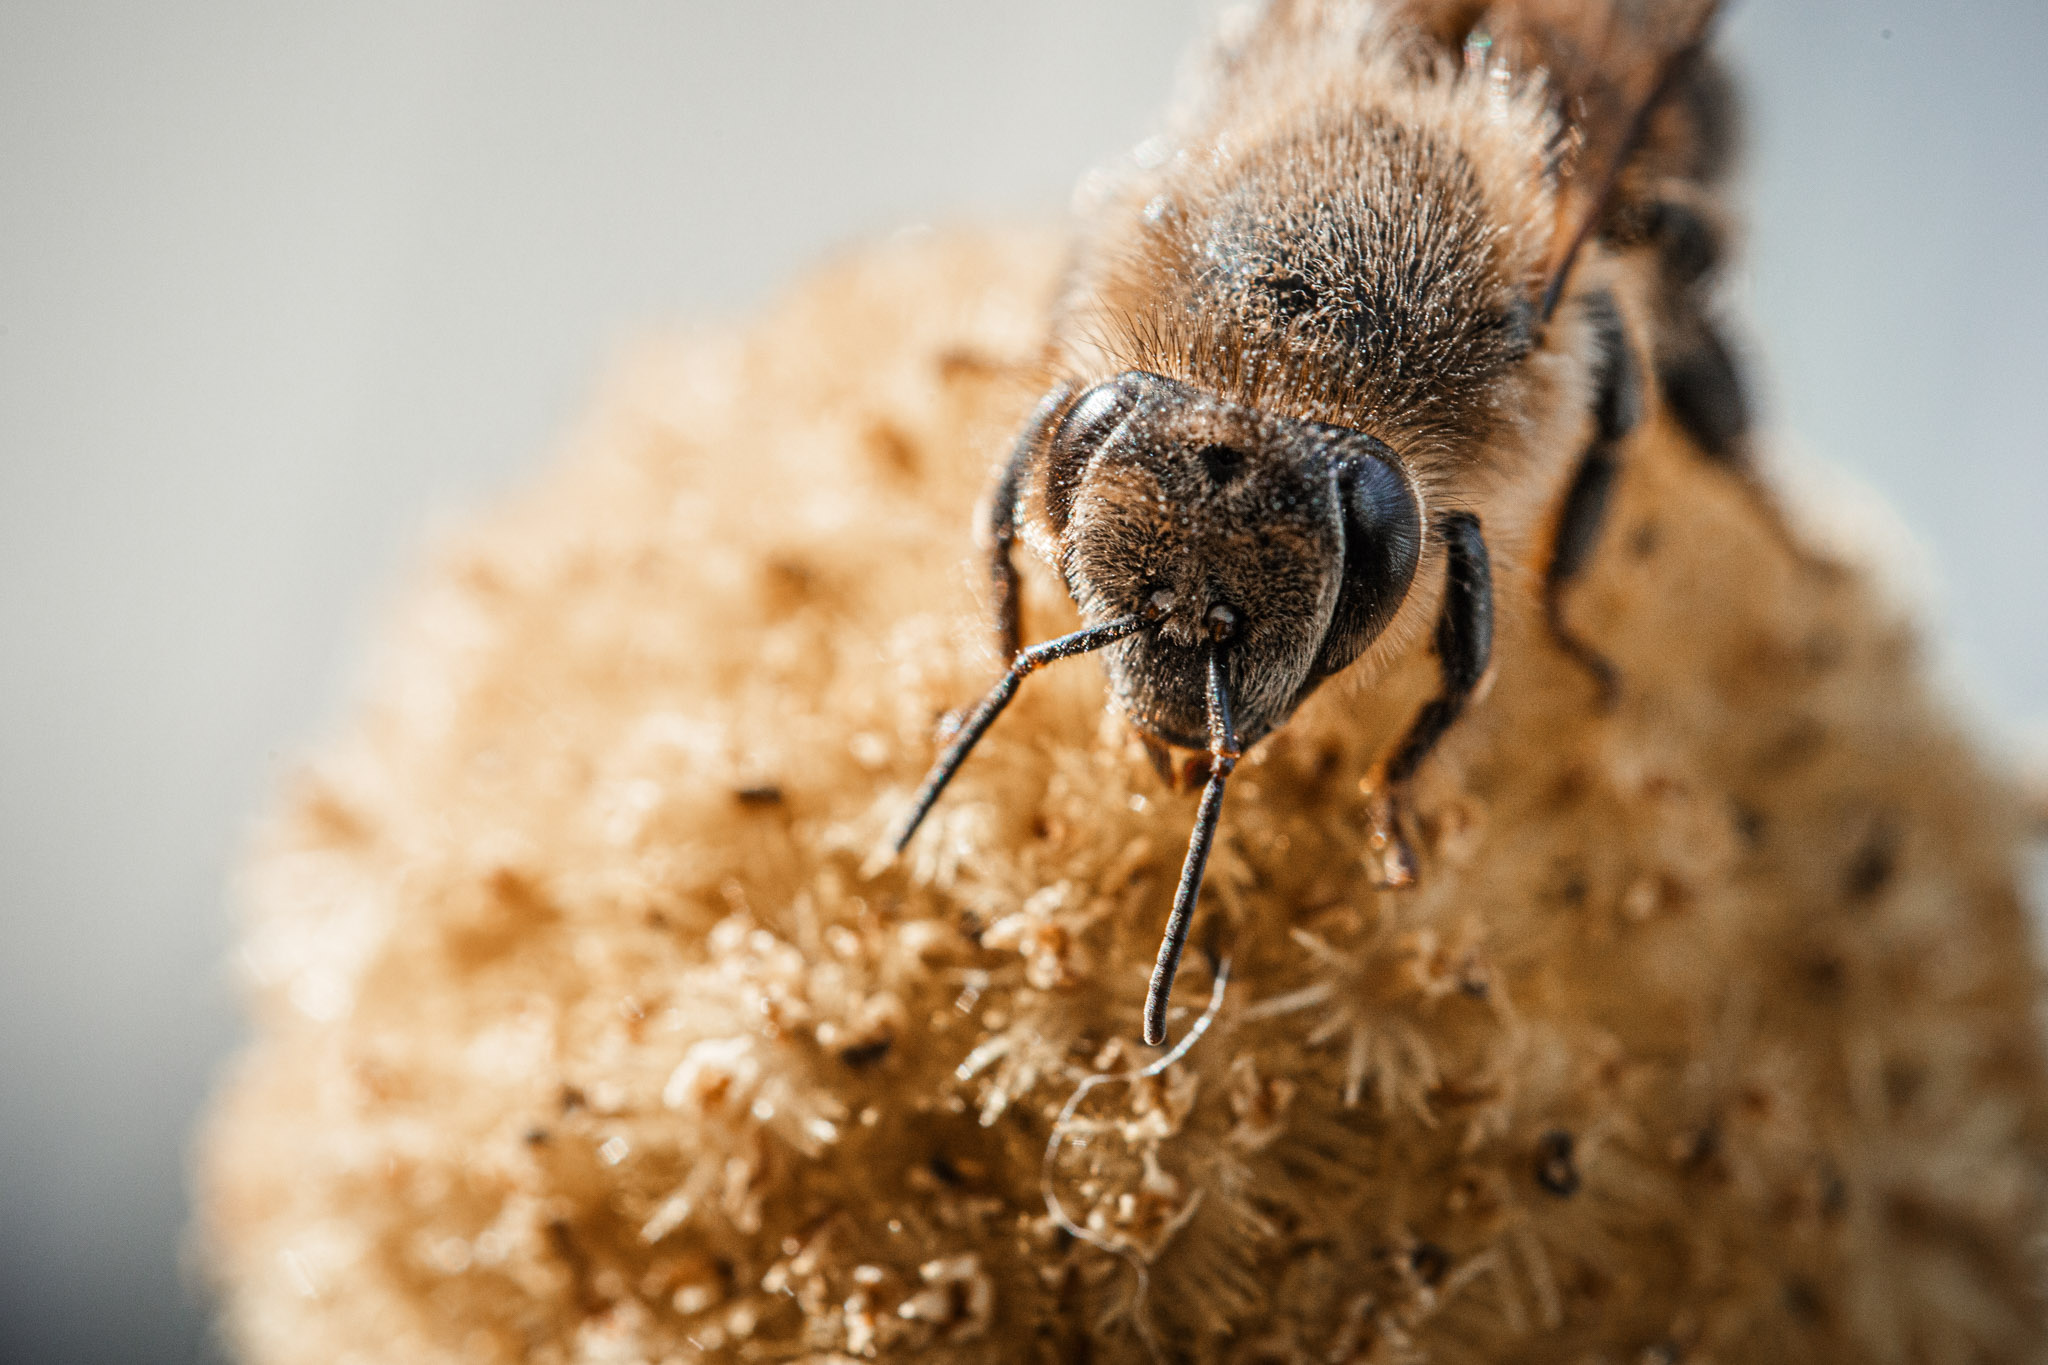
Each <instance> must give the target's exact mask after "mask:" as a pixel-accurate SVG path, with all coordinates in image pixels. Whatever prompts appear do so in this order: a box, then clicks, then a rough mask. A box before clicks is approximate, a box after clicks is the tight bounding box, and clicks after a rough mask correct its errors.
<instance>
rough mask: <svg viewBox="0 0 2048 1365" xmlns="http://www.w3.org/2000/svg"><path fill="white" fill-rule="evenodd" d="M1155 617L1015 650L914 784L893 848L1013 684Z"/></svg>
mask: <svg viewBox="0 0 2048 1365" xmlns="http://www.w3.org/2000/svg"><path fill="white" fill-rule="evenodd" d="M1158 619H1159V613H1158V611H1157V609H1156V608H1154V609H1148V610H1145V611H1134V612H1132V613H1131V614H1130V615H1129V616H1119V617H1117V618H1116V619H1115V620H1114V621H1105V622H1104V623H1103V624H1101V625H1099V626H1088V627H1086V628H1084V629H1081V630H1077V631H1075V632H1074V633H1073V634H1071V635H1062V636H1060V637H1059V638H1058V639H1057V640H1047V641H1045V642H1044V643H1043V644H1037V645H1033V646H1032V647H1031V648H1029V649H1027V650H1025V651H1024V652H1023V653H1022V654H1019V655H1018V656H1017V657H1016V659H1015V660H1014V661H1013V662H1012V663H1011V664H1010V671H1009V672H1007V673H1005V674H1003V676H1002V677H1001V678H1000V679H999V680H998V681H997V682H996V685H995V686H994V687H991V688H990V689H989V690H988V695H987V696H985V697H983V698H982V699H981V705H979V706H977V707H975V708H974V714H972V715H970V716H969V717H968V718H967V722H966V724H964V725H962V726H961V727H960V732H959V733H958V734H957V735H955V736H954V737H953V742H952V743H951V744H949V745H947V746H946V751H945V752H944V753H942V754H940V755H939V761H938V762H936V763H934V764H933V765H932V770H931V772H929V773H928V774H926V775H925V779H924V785H922V786H920V787H919V788H918V789H917V795H916V797H915V798H913V799H912V801H911V803H910V809H909V811H907V812H906V813H905V815H904V818H903V819H902V821H901V822H899V823H898V825H897V826H896V833H895V835H894V836H893V837H892V838H891V840H890V843H891V846H892V851H893V852H896V853H901V852H902V851H903V848H904V845H906V844H908V843H909V842H910V836H911V835H913V834H915V833H917V827H918V826H919V825H921V824H923V823H924V817H925V816H926V815H928V814H930V813H931V809H932V803H933V802H935V801H937V800H938V799H939V793H940V792H943V791H944V790H945V789H946V784H947V783H948V782H951V781H952V780H953V774H954V773H956V772H958V771H960V765H961V764H963V763H965V762H966V761H967V755H968V754H970V753H972V752H973V751H974V746H975V745H976V744H977V743H979V742H980V740H981V737H982V735H984V734H985V733H987V731H988V727H989V726H991V725H993V724H995V723H996V717H997V716H1000V715H1001V714H1003V708H1004V707H1005V706H1008V705H1009V704H1010V698H1012V697H1014V696H1016V695H1017V684H1018V683H1021V682H1023V681H1024V679H1025V678H1026V677H1028V676H1029V675H1030V674H1032V673H1034V672H1036V671H1037V670H1038V669H1040V668H1041V667H1043V666H1044V665H1046V664H1049V663H1052V662H1054V661H1055V660H1059V659H1065V658H1069V657H1071V656H1072V655H1075V654H1086V653H1088V652H1089V651H1090V650H1096V649H1101V648H1102V647H1103V646H1104V645H1111V644H1115V643H1116V642H1117V641H1118V640H1121V639H1123V638H1124V637H1125V636H1127V635H1135V634H1137V633H1138V632H1139V631H1141V630H1144V629H1146V628H1147V627H1149V626H1151V625H1152V624H1154V623H1155V622H1156V621H1157V620H1158Z"/></svg>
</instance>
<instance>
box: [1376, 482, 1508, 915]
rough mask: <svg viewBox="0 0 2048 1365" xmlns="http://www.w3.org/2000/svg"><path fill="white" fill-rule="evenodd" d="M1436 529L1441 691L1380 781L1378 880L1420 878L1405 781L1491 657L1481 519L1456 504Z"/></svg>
mask: <svg viewBox="0 0 2048 1365" xmlns="http://www.w3.org/2000/svg"><path fill="white" fill-rule="evenodd" d="M1439 534H1440V535H1441V536H1442V537H1443V541H1444V552H1445V559H1446V561H1447V567H1446V573H1445V577H1444V601H1443V607H1442V608H1441V610H1440V611H1439V613H1438V615H1437V622H1436V657H1437V667H1438V669H1439V670H1440V671H1441V673H1442V679H1443V680H1442V683H1441V684H1440V685H1439V687H1438V689H1437V694H1436V696H1435V697H1433V698H1432V699H1431V700H1430V701H1429V703H1428V704H1427V705H1426V706H1424V707H1423V708H1422V710H1421V711H1420V712H1419V713H1418V714H1417V715H1416V717H1415V719H1414V721H1412V722H1411V723H1410V724H1409V726H1408V733H1407V734H1406V735H1404V736H1402V739H1401V742H1400V744H1399V745H1398V746H1397V747H1396V748H1395V750H1394V756H1393V757H1392V758H1391V759H1389V760H1388V761H1387V765H1386V768H1385V770H1384V772H1383V773H1382V774H1381V777H1380V781H1379V783H1378V784H1377V799H1376V800H1375V803H1374V808H1373V811H1372V815H1371V823H1372V828H1371V830H1370V831H1369V832H1368V835H1367V839H1366V846H1367V849H1368V851H1369V852H1370V853H1371V855H1372V861H1373V864H1374V866H1373V874H1374V880H1375V881H1377V882H1378V883H1379V884H1380V885H1381V886H1407V885H1409V884H1410V883H1412V882H1413V881H1414V880H1415V877H1416V873H1417V871H1418V868H1417V864H1416V859H1415V851H1414V849H1413V848H1411V847H1410V846H1409V843H1408V839H1407V836H1406V834H1404V833H1403V832H1402V828H1401V827H1402V825H1403V823H1404V822H1405V814H1406V806H1407V787H1408V782H1409V780H1410V779H1411V778H1413V777H1414V776H1415V770H1416V769H1417V768H1419V767H1421V766H1422V761H1423V760H1424V759H1425V758H1428V757H1429V754H1430V751H1431V750H1432V749H1434V748H1436V745H1437V741H1438V740H1440V739H1442V738H1443V737H1444V732H1445V731H1447V730H1449V729H1450V728H1451V726H1452V725H1454V724H1455V723H1456V722H1457V719H1458V717H1459V716H1460V715H1462V714H1463V713H1464V710H1465V703H1466V702H1467V701H1468V700H1469V699H1470V698H1471V696H1472V692H1473V690H1474V689H1475V688H1477V687H1478V686H1479V680H1480V679H1481V678H1484V677H1485V676H1486V666H1487V663H1488V662H1489V661H1490V660H1491V659H1492V657H1493V570H1492V566H1491V564H1490V562H1489V560H1488V558H1487V553H1486V540H1485V538H1484V537H1483V536H1481V534H1480V531H1479V519H1478V518H1477V517H1475V516H1473V515H1472V514H1471V513H1469V512H1454V513H1452V514H1451V515H1450V516H1448V517H1445V518H1444V520H1443V522H1442V523H1441V525H1440V528H1439Z"/></svg>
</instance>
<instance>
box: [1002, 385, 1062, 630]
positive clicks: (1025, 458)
mask: <svg viewBox="0 0 2048 1365" xmlns="http://www.w3.org/2000/svg"><path fill="white" fill-rule="evenodd" d="M1072 395H1073V390H1072V387H1071V386H1070V385H1066V384H1062V385H1060V386H1059V387H1058V388H1056V389H1054V390H1053V391H1052V392H1051V393H1049V394H1047V395H1046V396H1045V399H1044V401H1042V402H1041V403H1039V405H1038V408H1037V410H1036V411H1034V412H1033V413H1032V414H1031V420H1030V421H1028V422H1026V423H1025V424H1024V431H1023V433H1022V434H1021V435H1019V436H1018V437H1017V444H1016V447H1015V448H1014V449H1012V450H1011V451H1010V457H1009V459H1007V460H1005V461H1003V472H1002V474H1001V475H1000V476H998V477H997V479H996V486H995V492H994V494H993V495H992V496H991V497H990V499H989V507H988V539H989V554H988V577H989V587H990V589H991V593H990V608H991V611H992V613H993V615H994V616H995V626H996V648H998V649H999V650H1001V651H1002V656H1003V658H1005V659H1014V658H1016V657H1017V655H1018V653H1019V651H1020V650H1022V649H1023V647H1024V632H1023V609H1024V604H1023V601H1022V599H1021V598H1020V597H1019V595H1018V582H1017V564H1016V560H1015V558H1014V548H1013V547H1014V546H1015V545H1016V542H1017V506H1018V504H1019V503H1020V502H1022V501H1023V498H1024V480H1025V478H1026V476H1027V475H1028V474H1029V473H1030V472H1031V467H1032V466H1033V465H1034V464H1036V463H1037V462H1038V458H1039V456H1040V455H1041V454H1042V453H1043V452H1044V450H1045V443H1046V438H1047V437H1049V436H1050V435H1051V434H1052V427H1053V419H1054V418H1055V417H1057V416H1059V414H1060V413H1061V412H1063V411H1064V410H1065V409H1066V406H1067V400H1068V399H1069V398H1071V397H1072Z"/></svg>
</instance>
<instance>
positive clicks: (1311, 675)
mask: <svg viewBox="0 0 2048 1365" xmlns="http://www.w3.org/2000/svg"><path fill="white" fill-rule="evenodd" d="M1043 468H1044V480H1045V482H1044V488H1043V492H1042V496H1043V505H1044V508H1045V513H1046V518H1047V521H1048V522H1049V524H1050V525H1051V527H1052V529H1053V531H1054V533H1055V535H1056V537H1057V541H1058V546H1059V562H1060V565H1061V568H1062V570H1063V572H1064V573H1065V575H1066V579H1067V586H1068V588H1069V590H1070V591H1071V592H1072V593H1073V596H1074V600H1075V601H1076V602H1077V603H1078V604H1079V605H1080V607H1081V610H1082V614H1083V616H1084V617H1086V618H1087V619H1089V620H1095V621H1100V620H1109V619H1113V618H1117V617H1122V616H1127V615H1129V614H1132V613H1147V614H1149V615H1151V616H1152V617H1153V618H1154V623H1153V625H1152V627H1151V628H1150V629H1149V630H1147V631H1144V632H1142V633H1140V634H1136V635H1133V636H1131V637H1129V638H1127V639H1125V640H1122V641H1120V642H1119V643H1118V644H1116V645H1115V646H1113V647H1111V648H1110V649H1109V650H1108V651H1107V652H1106V654H1105V662H1106V665H1107V668H1108V672H1109V677H1110V683H1111V688H1112V691H1113V692H1114V694H1115V696H1116V697H1117V699H1118V702H1119V704H1120V705H1121V707H1122V709H1123V710H1124V712H1125V713H1126V714H1127V715H1128V716H1129V717H1130V718H1131V720H1132V722H1133V723H1134V724H1136V725H1137V726H1138V727H1139V728H1140V729H1141V730H1143V731H1145V732H1146V733H1148V734H1150V735H1153V736H1154V737H1156V738H1158V739H1161V740H1164V741H1166V742H1168V743H1171V744H1178V745H1185V746H1188V747H1194V748H1200V747H1202V746H1203V745H1204V744H1205V743H1206V742H1207V741H1206V739H1205V738H1204V736H1205V735H1206V733H1207V701H1206V688H1207V668H1208V659H1209V656H1210V651H1211V649H1212V647H1214V646H1216V645H1219V644H1220V645H1222V646H1223V654H1222V657H1223V659H1224V660H1225V664H1224V667H1225V671H1226V675H1227V681H1228V687H1229V692H1230V695H1231V697H1232V699H1233V704H1234V707H1235V710H1236V717H1237V729H1238V734H1239V737H1240V738H1241V740H1242V741H1243V742H1245V743H1251V742H1255V741H1256V740H1257V739H1259V738H1260V737H1261V736H1263V735H1265V734H1267V733H1268V732H1270V731H1271V730H1272V729H1274V728H1275V727H1276V726H1278V725H1280V724H1281V723H1282V722H1284V721H1285V720H1286V719H1287V717H1288V716H1289V715H1290V714H1292V712H1293V711H1294V708H1295V707H1296V706H1297V705H1299V703H1300V701H1301V699H1302V698H1303V697H1305V696H1306V695H1307V694H1308V692H1309V691H1310V690H1311V689H1312V688H1313V687H1314V686H1315V684H1316V683H1318V682H1320V681H1321V680H1322V679H1323V678H1324V677H1326V676H1328V675H1329V674H1330V673H1333V672H1335V671H1337V670H1338V669H1340V668H1342V667H1343V666H1344V665H1345V664H1346V663H1349V662H1350V661H1351V659H1352V658H1354V657H1356V655H1357V654H1358V652H1359V651H1360V650H1361V649H1363V648H1364V647H1365V646H1366V645H1367V644H1368V643H1370V641H1371V640H1372V638H1373V637H1374V636H1375V635H1377V634H1378V633H1379V631H1380V630H1381V629H1382V628H1383V627H1384V626H1385V624H1386V622H1387V620H1388V619H1389V618H1391V617H1392V615H1393V613H1394V611H1395V610H1396V609H1397V608H1398V607H1399V606H1400V603H1401V600H1402V598H1403V597H1404V596H1405V595H1406V592H1407V588H1408V584H1409V582H1410V581H1411V580H1412V578H1413V576H1414V572H1415V565H1416V560H1417V558H1418V556H1419V553H1420V549H1421V540H1422V530H1421V528H1422V515H1421V509H1420V505H1419V503H1418V500H1417V498H1416V495H1415V492H1414V490H1413V487H1412V485H1411V484H1410V482H1409V480H1408V479H1407V477H1406V476H1405V475H1404V474H1403V473H1402V472H1401V470H1400V469H1399V467H1398V465H1397V464H1396V462H1395V457H1394V455H1393V452H1391V451H1390V450H1388V449H1387V448H1386V447H1385V446H1384V445H1382V444H1381V443H1380V442H1378V441H1377V440H1375V439H1373V438H1372V437H1371V436H1368V435H1366V434H1365V433H1363V432H1358V431H1352V430H1348V429H1346V428H1342V427H1335V426H1330V425H1326V424H1324V423H1320V422H1309V421H1302V420H1298V419H1294V418H1286V417H1277V416H1274V415H1272V414H1270V413H1265V412H1261V411H1259V410H1257V409H1255V408H1250V407H1246V406H1243V405H1241V404H1236V403H1231V402H1228V401H1226V400H1224V399H1221V398H1218V397H1215V396H1214V395H1211V394H1207V393H1203V392H1201V391H1200V390H1198V389H1195V388H1193V387H1191V386H1189V385H1187V384H1183V383H1179V382H1177V381H1175V380H1171V379H1167V378H1164V377H1162V376H1159V375H1156V374H1149V373H1146V372H1143V371H1131V372H1128V373H1126V374H1123V375H1121V376H1119V377H1118V378H1116V379H1113V380H1110V381H1109V382H1107V383H1104V384H1100V385H1097V386H1096V387H1095V388H1092V389H1090V390H1088V391H1087V392H1086V393H1084V394H1082V395H1081V397H1080V398H1079V399H1078V400H1077V401H1076V402H1075V403H1074V404H1073V406H1072V407H1071V408H1070V409H1069V410H1068V412H1067V414H1066V416H1065V418H1064V420H1063V421H1062V422H1061V423H1060V424H1059V426H1058V427H1057V428H1056V429H1055V431H1054V433H1053V435H1052V439H1051V442H1050V445H1049V448H1048V450H1047V458H1046V461H1045V464H1044V466H1043Z"/></svg>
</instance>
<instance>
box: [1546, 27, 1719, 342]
mask: <svg viewBox="0 0 2048 1365" xmlns="http://www.w3.org/2000/svg"><path fill="white" fill-rule="evenodd" d="M1720 8H1721V6H1720V3H1719V0H1705V3H1703V4H1702V5H1701V6H1700V12H1699V17H1698V18H1697V19H1695V20H1694V21H1693V26H1692V32H1691V33H1690V34H1689V35H1687V37H1686V40H1685V41H1684V42H1682V43H1680V44H1679V45H1678V46H1677V47H1675V48H1673V49H1672V51H1671V53H1670V55H1669V56H1667V57H1665V59H1664V61H1663V62H1662V63H1661V64H1660V65H1659V67H1658V69H1657V80H1656V82H1655V83H1654V84H1653V85H1651V87H1650V93H1649V94H1648V95H1646V96H1644V97H1643V102H1642V103H1641V104H1639V105H1637V106H1636V111H1635V114H1634V115H1633V116H1632V117H1631V118H1630V119H1629V121H1628V128H1627V129H1626V131H1624V132H1623V133H1622V135H1621V141H1620V142H1618V143H1616V144H1615V148H1614V155H1613V157H1612V158H1610V159H1609V161H1608V163H1607V169H1606V170H1605V172H1604V173H1603V174H1602V177H1601V180H1600V189H1599V192H1598V193H1597V194H1595V195H1594V196H1593V200H1592V202H1591V203H1590V204H1589V205H1588V206H1587V208H1586V216H1585V217H1584V218H1582V219H1581V220H1580V221H1579V226H1578V228H1577V230H1575V231H1574V232H1573V233H1572V237H1571V241H1570V242H1569V243H1567V244H1566V246H1565V249H1564V255H1563V256H1562V257H1561V258H1559V260H1558V263H1557V268H1556V269H1555V270H1554V271H1552V272H1551V276H1550V283H1549V284H1548V285H1546V286H1544V290H1543V302H1542V304H1541V306H1540V307H1538V308H1537V310H1536V325H1537V326H1538V327H1541V326H1542V325H1543V324H1545V323H1547V322H1549V321H1550V315H1551V314H1552V313H1554V312H1556V311H1557V305H1558V302H1559V300H1561V299H1562V298H1563V297H1564V287H1565V285H1566V283H1567V282H1569V281H1570V279H1571V274H1572V266H1573V265H1574V264H1576V263H1577V261H1578V259H1579V251H1580V249H1581V248H1582V247H1584V246H1585V245H1586V242H1587V239H1589V238H1590V237H1592V235H1593V233H1594V231H1595V230H1596V229H1597V228H1598V227H1599V225H1600V220H1601V218H1602V217H1604V216H1605V215H1606V213H1607V206H1608V204H1609V202H1610V201H1612V200H1613V198H1614V191H1615V189H1616V188H1617V187H1618V186H1619V185H1620V184H1621V175H1622V172H1623V171H1625V170H1627V169H1628V163H1629V159H1630V158H1631V157H1633V156H1634V155H1635V154H1636V148H1637V147H1639V146H1640V145H1641V144H1642V141H1643V139H1644V138H1645V137H1647V136H1648V135H1649V132H1650V120H1651V119H1652V118H1654V117H1655V116H1656V113H1657V109H1658V107H1659V106H1660V105H1662V104H1663V103H1664V101H1665V100H1666V99H1668V98H1670V95H1671V92H1672V90H1674V89H1675V88H1676V87H1677V85H1678V78H1679V77H1680V76H1682V75H1684V74H1685V70H1686V68H1687V67H1689V66H1691V65H1692V63H1693V61H1694V60H1695V59H1696V58H1697V57H1698V56H1699V54H1700V52H1701V50H1702V49H1704V48H1705V47H1706V45H1707V31H1708V30H1709V29H1710V28H1711V27H1712V26H1713V23H1714V16H1715V14H1716V13H1717V12H1718V11H1719V10H1720Z"/></svg>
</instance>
